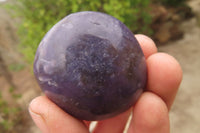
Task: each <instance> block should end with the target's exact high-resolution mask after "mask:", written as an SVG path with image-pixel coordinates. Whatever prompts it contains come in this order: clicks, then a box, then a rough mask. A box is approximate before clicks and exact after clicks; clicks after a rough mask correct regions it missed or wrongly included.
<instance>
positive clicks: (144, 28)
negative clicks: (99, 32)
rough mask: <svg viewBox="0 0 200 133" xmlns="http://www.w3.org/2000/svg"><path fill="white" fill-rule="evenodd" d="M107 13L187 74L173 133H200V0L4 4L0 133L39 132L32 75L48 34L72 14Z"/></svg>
mask: <svg viewBox="0 0 200 133" xmlns="http://www.w3.org/2000/svg"><path fill="white" fill-rule="evenodd" d="M84 10H92V11H101V12H105V13H108V14H110V15H112V16H114V17H116V18H118V19H120V20H121V21H122V22H123V23H125V24H126V25H127V26H128V27H129V28H130V29H131V30H132V31H133V33H135V34H138V33H141V34H145V35H148V36H150V37H151V38H152V39H153V40H154V41H155V42H156V44H157V46H158V49H159V51H160V52H166V53H169V54H171V55H172V56H174V57H175V58H176V59H177V60H178V61H179V62H180V64H181V66H182V69H183V82H182V83H181V86H180V89H179V92H178V95H177V97H176V100H175V103H174V105H173V107H172V109H171V112H170V121H171V133H198V132H199V130H200V113H199V111H200V102H199V101H200V85H199V81H200V76H199V75H200V60H199V59H198V58H199V56H200V0H123V1H121V0H56V1H55V0H48V1H46V0H0V133H40V131H39V130H38V128H37V127H36V126H35V125H34V123H33V122H32V120H31V118H30V117H29V114H28V110H27V108H28V105H29V102H30V101H31V99H33V98H34V97H36V96H38V95H41V94H42V93H41V91H40V88H39V87H38V85H37V83H36V81H35V79H34V76H33V72H32V64H33V60H34V54H35V51H36V49H37V46H38V44H39V42H40V41H41V39H42V37H43V36H44V35H45V33H46V32H47V31H48V30H49V29H50V28H51V27H52V26H53V25H54V24H55V23H56V22H58V21H59V20H60V19H61V18H63V17H64V16H66V15H68V14H69V13H72V12H77V11H84Z"/></svg>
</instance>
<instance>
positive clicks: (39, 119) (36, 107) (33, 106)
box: [29, 96, 89, 133]
mask: <svg viewBox="0 0 200 133" xmlns="http://www.w3.org/2000/svg"><path fill="white" fill-rule="evenodd" d="M29 112H30V115H31V117H32V119H33V120H34V122H35V123H36V125H37V126H38V127H39V128H40V130H41V131H42V132H43V133H88V132H89V131H88V129H87V127H86V126H85V125H84V124H83V122H82V121H80V120H78V119H76V118H74V117H72V116H70V115H69V114H67V113H66V112H64V111H63V110H61V109H60V108H59V107H58V106H57V105H56V104H54V103H53V102H51V101H50V100H49V99H48V98H47V97H46V96H39V97H37V98H35V99H33V100H32V102H31V103H30V105H29Z"/></svg>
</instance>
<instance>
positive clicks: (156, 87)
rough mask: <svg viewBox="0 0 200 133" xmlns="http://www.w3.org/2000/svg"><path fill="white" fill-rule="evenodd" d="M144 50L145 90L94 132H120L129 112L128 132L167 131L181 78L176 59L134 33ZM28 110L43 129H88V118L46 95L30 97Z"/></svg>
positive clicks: (76, 132) (81, 132) (78, 132)
mask: <svg viewBox="0 0 200 133" xmlns="http://www.w3.org/2000/svg"><path fill="white" fill-rule="evenodd" d="M136 38H137V40H138V42H139V44H140V45H141V48H142V50H143V52H144V55H145V58H146V62H147V69H148V81H147V88H146V91H145V92H144V93H143V94H142V95H141V96H140V98H139V100H138V101H137V103H136V104H135V105H134V106H133V107H132V108H131V109H130V110H128V111H126V112H124V113H122V114H120V115H118V116H116V117H113V118H110V119H106V120H102V121H99V122H98V124H97V126H96V128H95V130H94V131H93V133H122V132H123V130H124V128H125V125H126V122H127V120H128V118H129V115H130V113H132V116H133V117H132V119H131V122H130V125H129V127H128V133H169V132H170V122H169V111H170V107H171V106H172V104H173V101H174V99H175V96H176V93H177V90H178V88H179V85H180V83H181V80H182V70H181V67H180V65H179V63H178V62H177V61H176V60H175V59H174V58H173V57H172V56H170V55H168V54H166V53H159V52H157V48H156V45H155V43H154V42H153V41H152V40H151V39H150V38H149V37H147V36H144V35H136ZM29 112H30V114H31V117H32V119H33V120H34V122H35V123H36V125H37V126H38V127H39V128H40V129H41V131H42V132H43V133H55V132H59V133H89V125H90V122H89V121H81V120H78V119H76V118H74V117H72V116H70V115H69V114H67V113H66V112H64V111H62V110H61V109H60V108H59V107H58V106H57V105H55V104H54V103H52V102H51V101H50V100H49V99H48V98H47V97H46V96H39V97H37V98H35V99H33V100H32V102H31V103H30V106H29Z"/></svg>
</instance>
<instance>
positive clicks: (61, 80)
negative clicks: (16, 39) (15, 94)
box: [34, 12, 147, 120]
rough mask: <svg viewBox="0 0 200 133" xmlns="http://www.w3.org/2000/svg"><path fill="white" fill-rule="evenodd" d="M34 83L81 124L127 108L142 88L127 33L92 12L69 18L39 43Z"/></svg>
mask: <svg viewBox="0 0 200 133" xmlns="http://www.w3.org/2000/svg"><path fill="white" fill-rule="evenodd" d="M34 73H35V76H36V79H37V81H38V83H39V85H40V87H41V88H42V90H43V91H44V93H45V94H46V95H47V97H48V98H49V99H51V100H52V101H53V102H54V103H56V104H57V105H58V106H59V107H61V108H62V109H63V110H64V111H66V112H68V113H69V114H71V115H73V116H75V117H76V118H78V119H84V120H102V119H106V118H109V117H113V116H115V115H117V114H119V113H122V112H124V111H125V110H127V109H128V108H130V107H131V106H132V105H133V104H134V103H135V102H136V100H137V99H138V97H139V96H140V94H141V93H142V91H143V88H145V85H146V78H147V77H146V73H147V70H146V62H145V58H144V55H143V53H142V50H141V48H140V46H139V44H138V42H137V40H136V38H135V37H134V35H133V34H132V33H131V31H130V30H129V29H128V28H127V27H126V26H125V25H124V24H122V23H121V22H120V21H119V20H117V19H115V18H114V17H111V16H109V15H106V14H103V13H98V12H79V13H74V14H71V15H69V16H67V17H65V18H64V19H62V20H61V21H60V22H59V23H57V24H56V25H55V26H54V27H53V28H52V29H51V30H50V31H49V32H48V33H47V34H46V36H45V37H44V38H43V40H42V41H41V43H40V45H39V47H38V50H37V53H36V56H35V62H34Z"/></svg>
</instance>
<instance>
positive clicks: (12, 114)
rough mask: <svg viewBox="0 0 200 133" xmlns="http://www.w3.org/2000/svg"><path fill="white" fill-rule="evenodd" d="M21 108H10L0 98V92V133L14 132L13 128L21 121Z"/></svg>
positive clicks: (0, 95) (0, 97)
mask: <svg viewBox="0 0 200 133" xmlns="http://www.w3.org/2000/svg"><path fill="white" fill-rule="evenodd" d="M21 113H22V112H21V108H20V107H14V106H13V107H11V106H10V105H9V104H8V102H7V101H6V100H5V99H4V98H3V97H2V94H1V92H0V131H1V132H2V133H8V132H11V131H12V130H15V129H14V128H15V126H16V125H17V124H18V123H20V121H21V117H19V116H21Z"/></svg>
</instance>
